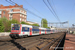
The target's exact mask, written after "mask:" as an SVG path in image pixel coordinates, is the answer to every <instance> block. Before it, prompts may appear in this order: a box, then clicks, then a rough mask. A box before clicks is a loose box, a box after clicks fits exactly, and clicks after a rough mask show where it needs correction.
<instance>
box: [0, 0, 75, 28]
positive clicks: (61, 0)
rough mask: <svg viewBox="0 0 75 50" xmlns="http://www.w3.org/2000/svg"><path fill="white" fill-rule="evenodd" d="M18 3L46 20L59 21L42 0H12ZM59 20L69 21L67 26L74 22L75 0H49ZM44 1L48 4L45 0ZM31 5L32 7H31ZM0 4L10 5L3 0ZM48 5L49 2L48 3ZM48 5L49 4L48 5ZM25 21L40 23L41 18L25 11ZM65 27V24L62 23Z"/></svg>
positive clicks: (0, 0)
mask: <svg viewBox="0 0 75 50" xmlns="http://www.w3.org/2000/svg"><path fill="white" fill-rule="evenodd" d="M12 1H13V2H15V3H17V4H18V5H23V8H25V9H27V10H29V11H31V12H33V13H35V14H36V15H38V16H40V17H42V18H45V19H46V20H47V21H48V22H59V21H58V20H57V19H56V17H55V16H54V15H53V14H52V13H51V11H49V9H48V7H47V6H46V5H45V4H44V2H43V0H12ZM49 1H50V3H51V5H52V7H53V9H54V10H55V12H56V14H57V15H58V17H59V19H60V21H61V22H65V21H69V26H70V27H71V26H72V24H75V22H74V21H75V0H49ZM45 2H46V3H47V4H48V2H47V0H45ZM28 3H29V4H30V5H31V6H33V7H34V8H35V9H36V10H37V11H38V12H37V11H36V10H35V9H34V8H32V7H31V6H30V5H29V4H28ZM0 4H2V5H4V6H9V5H12V4H10V3H8V2H6V1H5V0H0ZM48 6H49V4H48ZM49 7H50V6H49ZM27 21H32V22H37V23H39V24H40V23H41V19H40V18H38V17H37V16H35V15H33V14H31V13H29V12H27ZM64 26H65V27H67V24H65V25H64Z"/></svg>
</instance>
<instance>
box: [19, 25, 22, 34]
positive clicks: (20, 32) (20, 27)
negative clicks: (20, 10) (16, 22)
mask: <svg viewBox="0 0 75 50" xmlns="http://www.w3.org/2000/svg"><path fill="white" fill-rule="evenodd" d="M21 28H22V25H21V24H20V32H19V34H21Z"/></svg>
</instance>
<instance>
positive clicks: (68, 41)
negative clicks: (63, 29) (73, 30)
mask: <svg viewBox="0 0 75 50" xmlns="http://www.w3.org/2000/svg"><path fill="white" fill-rule="evenodd" d="M64 50H75V35H74V34H66V38H65V43H64Z"/></svg>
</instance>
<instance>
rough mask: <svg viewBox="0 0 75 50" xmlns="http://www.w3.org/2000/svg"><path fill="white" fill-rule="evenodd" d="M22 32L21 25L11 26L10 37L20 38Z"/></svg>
mask: <svg viewBox="0 0 75 50" xmlns="http://www.w3.org/2000/svg"><path fill="white" fill-rule="evenodd" d="M20 30H21V25H20V24H11V32H10V37H12V38H13V37H14V36H15V37H19V34H20Z"/></svg>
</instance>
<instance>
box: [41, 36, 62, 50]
mask: <svg viewBox="0 0 75 50" xmlns="http://www.w3.org/2000/svg"><path fill="white" fill-rule="evenodd" d="M61 36H62V35H61ZM61 36H60V37H61ZM60 37H58V38H60ZM58 38H56V39H54V40H52V41H51V42H50V43H48V44H47V45H46V46H44V47H43V48H41V50H43V49H44V48H45V47H47V46H48V45H50V44H51V43H52V42H54V41H55V40H57V39H58Z"/></svg>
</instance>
